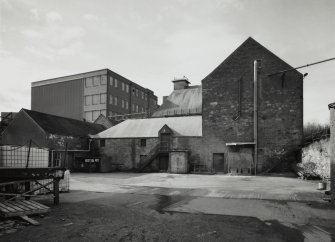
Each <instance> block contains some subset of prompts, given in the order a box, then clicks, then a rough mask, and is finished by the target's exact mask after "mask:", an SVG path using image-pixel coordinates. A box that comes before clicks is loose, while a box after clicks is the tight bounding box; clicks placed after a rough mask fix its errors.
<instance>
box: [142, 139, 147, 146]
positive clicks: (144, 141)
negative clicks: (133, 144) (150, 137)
mask: <svg viewBox="0 0 335 242" xmlns="http://www.w3.org/2000/svg"><path fill="white" fill-rule="evenodd" d="M145 146H147V140H146V139H141V147H145Z"/></svg>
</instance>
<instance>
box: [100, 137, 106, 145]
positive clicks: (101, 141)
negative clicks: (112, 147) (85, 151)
mask: <svg viewBox="0 0 335 242" xmlns="http://www.w3.org/2000/svg"><path fill="white" fill-rule="evenodd" d="M105 145H106V141H105V140H104V139H101V140H100V147H105Z"/></svg>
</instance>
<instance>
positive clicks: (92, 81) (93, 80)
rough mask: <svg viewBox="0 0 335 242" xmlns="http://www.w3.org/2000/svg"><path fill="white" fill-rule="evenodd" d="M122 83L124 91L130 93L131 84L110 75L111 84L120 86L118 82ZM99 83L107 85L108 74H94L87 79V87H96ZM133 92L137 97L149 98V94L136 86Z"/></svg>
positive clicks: (116, 86)
mask: <svg viewBox="0 0 335 242" xmlns="http://www.w3.org/2000/svg"><path fill="white" fill-rule="evenodd" d="M119 82H120V83H121V89H122V91H125V92H127V93H129V85H128V84H127V83H124V82H122V81H119V80H118V79H116V78H113V77H110V78H109V83H110V86H114V87H115V88H118V85H119V84H118V83H119ZM99 85H107V76H105V75H102V76H94V77H88V78H86V79H85V87H95V86H99ZM132 94H133V95H134V96H136V97H140V98H142V99H144V100H147V99H148V94H146V93H144V92H143V91H140V90H138V89H136V88H134V87H133V88H132Z"/></svg>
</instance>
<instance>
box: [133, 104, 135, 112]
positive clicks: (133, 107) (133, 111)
mask: <svg viewBox="0 0 335 242" xmlns="http://www.w3.org/2000/svg"><path fill="white" fill-rule="evenodd" d="M133 112H135V104H133Z"/></svg>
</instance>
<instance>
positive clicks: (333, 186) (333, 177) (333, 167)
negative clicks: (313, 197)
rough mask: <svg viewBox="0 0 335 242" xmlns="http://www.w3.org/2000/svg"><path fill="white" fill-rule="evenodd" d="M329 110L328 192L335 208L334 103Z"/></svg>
mask: <svg viewBox="0 0 335 242" xmlns="http://www.w3.org/2000/svg"><path fill="white" fill-rule="evenodd" d="M329 109H330V192H331V204H332V207H333V208H335V103H333V104H329Z"/></svg>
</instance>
